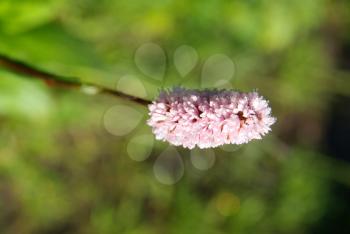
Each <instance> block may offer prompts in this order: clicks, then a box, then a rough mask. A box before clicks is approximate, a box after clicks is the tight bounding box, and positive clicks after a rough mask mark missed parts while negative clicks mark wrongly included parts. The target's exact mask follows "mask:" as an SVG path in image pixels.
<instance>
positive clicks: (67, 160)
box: [0, 0, 350, 234]
mask: <svg viewBox="0 0 350 234" xmlns="http://www.w3.org/2000/svg"><path fill="white" fill-rule="evenodd" d="M349 29H350V2H349V1H346V0H337V1H336V0H333V1H331V0H294V1H289V0H279V1H272V0H270V1H268V0H260V1H259V0H245V1H243V0H240V1H237V0H232V1H229V0H201V1H200V0H193V1H184V0H180V1H174V0H173V1H172V0H153V1H148V0H137V1H124V0H73V1H72V0H71V1H70V0H1V1H0V53H1V54H3V55H6V56H9V57H12V58H16V59H19V60H22V61H25V62H26V63H28V64H31V65H32V66H35V67H37V68H40V69H41V70H44V71H48V72H52V73H54V74H61V75H66V76H77V77H81V78H82V79H83V80H84V81H88V82H92V83H96V84H99V85H104V86H107V87H110V88H112V89H114V88H116V87H117V86H118V87H119V88H120V87H122V88H121V89H123V87H125V90H124V89H123V91H125V92H127V91H128V90H131V91H130V92H134V93H133V94H135V95H142V94H143V95H145V96H146V97H147V98H148V99H150V100H151V99H153V98H154V97H155V96H156V95H157V93H158V91H159V89H160V88H165V87H172V86H173V85H179V84H182V85H183V86H185V87H191V88H201V84H202V83H201V77H202V71H203V70H202V68H203V65H204V64H205V61H206V59H207V58H210V56H211V55H215V54H218V53H219V54H225V55H226V56H228V57H229V58H230V59H231V60H232V61H233V63H234V75H233V78H232V79H230V80H229V84H225V85H229V86H230V87H233V88H235V89H240V90H244V91H250V90H252V89H254V88H257V89H258V90H259V92H260V93H261V94H262V95H264V96H265V97H266V98H267V99H269V100H270V104H271V106H272V111H273V115H274V116H276V117H277V123H276V124H275V125H274V126H273V127H272V129H273V131H272V133H270V134H269V135H268V136H266V137H264V138H263V139H262V140H260V141H253V142H251V143H249V144H246V145H243V146H241V147H236V148H232V147H231V148H228V149H226V148H217V149H215V150H214V151H213V152H212V153H213V154H214V156H215V163H214V165H213V167H211V168H210V169H208V170H198V169H197V168H196V166H194V163H193V160H191V151H190V150H185V149H182V148H176V150H177V152H178V153H177V154H176V153H172V154H170V156H173V157H174V158H177V160H180V163H179V162H171V160H170V161H169V162H170V164H171V163H174V165H175V166H174V165H170V166H169V165H168V164H169V163H168V161H166V162H165V163H164V168H165V169H169V170H172V169H173V170H175V172H174V173H175V174H176V173H177V172H176V170H178V171H179V170H180V172H179V173H180V174H181V170H182V169H183V172H184V174H183V176H182V177H181V176H180V177H181V178H179V180H178V181H177V182H176V183H174V184H172V185H166V184H163V183H162V182H161V180H159V175H158V179H157V175H156V174H157V172H156V169H157V168H158V167H156V166H154V165H157V161H158V159H159V157H160V156H161V155H162V154H164V153H163V152H164V150H166V149H167V147H168V145H167V144H166V143H163V142H158V141H157V142H156V141H155V142H153V141H152V139H151V140H150V139H149V135H150V133H151V131H150V129H149V127H148V126H146V124H145V121H146V118H147V110H146V108H144V107H142V106H138V105H136V104H133V103H130V102H127V101H123V100H120V99H118V98H115V97H111V96H104V95H99V94H97V95H86V94H85V93H84V92H79V91H76V90H66V89H62V88H55V87H49V86H47V85H45V84H44V83H42V82H41V81H38V80H35V79H32V78H31V77H25V76H19V75H16V74H14V73H12V72H11V71H7V70H4V69H1V68H0V233H103V234H108V233H125V234H126V233H127V234H138V233H145V234H147V233H191V234H194V233H200V234H205V233H208V234H223V233H235V234H238V233H269V234H270V233H281V234H289V233H290V234H292V233H293V234H294V233H297V234H303V233H318V234H320V233H350V211H349V210H350V157H349V155H348V154H349V147H348V144H349V139H350V137H349V132H350V127H349V126H350V125H349V120H350V83H349V78H350V30H349ZM149 42H152V43H155V44H156V45H159V46H160V47H161V48H163V50H164V53H165V54H166V61H165V60H164V59H163V60H162V57H161V56H162V51H160V52H159V51H158V53H155V54H153V55H152V54H150V55H149V54H147V53H146V54H145V56H144V59H145V60H144V61H142V58H140V59H141V61H139V60H138V59H137V56H136V55H135V54H137V52H136V51H137V49H138V48H140V46H142V45H144V43H149ZM148 45H149V44H148ZM181 45H189V46H191V47H193V48H194V49H195V51H196V52H197V53H198V62H197V63H196V64H195V66H194V69H192V70H191V71H190V72H189V73H188V74H186V75H185V76H184V77H182V76H181V74H179V72H178V69H176V66H175V65H174V58H173V54H174V52H175V51H176V49H177V48H178V47H179V46H181ZM146 52H147V51H146ZM148 52H149V51H148ZM135 56H136V57H135ZM141 57H142V56H141ZM140 64H141V65H140ZM143 66H144V67H146V69H148V68H149V69H151V70H152V69H153V70H152V71H155V72H157V71H159V74H160V73H162V72H164V74H163V76H162V77H161V78H160V79H158V80H157V79H152V77H149V76H148V75H147V74H145V72H144V71H142V67H143ZM147 67H148V68H147ZM140 68H141V69H140ZM157 69H158V70H157ZM162 69H165V70H162ZM214 70H215V66H214ZM146 73H147V72H146ZM214 73H215V72H214ZM219 73H220V71H219ZM157 74H158V73H157ZM221 75H222V74H221ZM224 75H225V74H224ZM219 76H220V74H219ZM123 77H124V78H123ZM125 77H126V78H125ZM211 77H212V79H213V80H211V82H214V81H215V79H216V77H215V75H213V76H211ZM120 79H123V82H122V83H120ZM214 83H215V82H214ZM116 105H117V109H118V108H119V109H118V110H120V108H121V109H123V108H124V110H125V108H126V107H128V108H129V109H128V110H126V112H117V113H116V112H113V111H112V112H113V113H112V115H110V114H111V113H110V112H109V110H111V108H113V107H115V106H116ZM114 110H115V109H114ZM133 111H134V112H133ZM135 113H136V114H135ZM128 114H130V115H132V114H134V115H135V116H136V117H135V118H136V120H135V121H134V120H133V119H132V117H130V116H128ZM106 116H107V117H106ZM140 116H141V117H140ZM133 121H134V122H133ZM125 125H126V126H129V125H130V126H131V127H130V128H128V127H126V129H125V128H123V127H125ZM132 126H134V127H135V128H133V127H132ZM106 128H107V129H106ZM124 130H125V134H120V135H119V136H116V135H118V131H124ZM129 130H130V131H129ZM111 133H112V134H111ZM113 133H114V134H113ZM138 136H145V137H143V138H142V137H141V138H142V139H141V141H140V138H137V137H138ZM135 138H136V139H138V140H139V141H137V140H135ZM151 138H152V137H151ZM166 152H167V151H166ZM201 153H203V154H205V152H201ZM149 154H150V155H149ZM133 155H134V156H135V155H136V157H138V156H140V155H141V156H140V157H141V159H140V160H139V159H137V160H135V157H133ZM148 155H149V157H147V156H148ZM142 157H144V158H142ZM143 159H145V160H143ZM204 163H205V162H204ZM199 164H200V162H199ZM195 165H196V164H195ZM160 166H161V167H162V164H160ZM181 166H183V168H182V169H181ZM173 167H175V169H174V168H173ZM197 167H198V164H197ZM166 173H167V172H166V171H165V174H166ZM168 173H169V174H170V176H171V175H172V174H171V173H172V172H171V171H170V172H168ZM160 176H162V175H160ZM174 182H175V181H174Z"/></svg>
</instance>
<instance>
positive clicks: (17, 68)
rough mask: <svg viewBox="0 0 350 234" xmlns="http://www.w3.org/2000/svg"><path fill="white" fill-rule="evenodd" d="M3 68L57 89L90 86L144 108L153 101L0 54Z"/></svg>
mask: <svg viewBox="0 0 350 234" xmlns="http://www.w3.org/2000/svg"><path fill="white" fill-rule="evenodd" d="M1 67H2V68H5V69H7V70H9V71H12V72H14V73H17V74H21V75H25V76H27V77H32V78H36V79H40V80H43V81H44V82H45V83H46V84H48V85H49V86H57V87H64V88H72V89H80V88H82V87H84V86H89V87H93V88H96V90H98V91H99V92H100V93H106V94H110V95H113V96H115V97H119V98H123V99H126V100H129V101H132V102H135V103H137V104H141V105H144V106H146V105H148V104H150V103H151V101H149V100H146V99H143V98H140V97H136V96H133V95H130V94H126V93H123V92H120V91H117V90H114V89H110V88H107V87H102V86H99V85H96V84H91V83H87V82H82V81H81V79H79V78H76V77H67V76H61V75H56V74H52V73H49V72H46V71H42V70H40V69H38V68H35V67H33V66H31V65H29V64H26V63H24V62H22V61H18V60H16V59H12V58H9V57H7V56H5V55H2V54H0V68H1Z"/></svg>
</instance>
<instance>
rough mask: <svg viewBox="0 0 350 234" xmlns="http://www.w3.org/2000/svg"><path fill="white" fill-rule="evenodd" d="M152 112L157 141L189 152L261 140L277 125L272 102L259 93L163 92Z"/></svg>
mask: <svg viewBox="0 0 350 234" xmlns="http://www.w3.org/2000/svg"><path fill="white" fill-rule="evenodd" d="M148 108H149V115H150V118H149V120H148V121H147V124H148V125H149V126H151V127H152V131H153V133H154V134H155V136H156V139H158V140H163V141H168V142H169V143H170V144H172V145H176V146H183V147H185V148H189V149H192V148H194V147H196V146H197V147H199V148H212V147H217V146H220V145H224V144H243V143H247V142H249V141H250V140H253V139H261V137H262V136H264V135H265V134H267V133H268V132H269V131H270V130H271V128H270V127H271V125H272V124H274V123H275V122H276V119H275V118H274V117H272V116H271V108H270V107H269V105H268V101H266V100H265V99H264V98H263V97H261V96H259V94H258V93H257V92H255V91H254V92H248V93H244V92H237V91H232V90H217V89H214V90H202V91H201V90H188V89H184V88H179V87H176V88H173V89H171V90H164V91H161V92H160V94H159V97H158V98H157V99H156V100H155V101H153V102H152V104H150V105H149V106H148Z"/></svg>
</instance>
